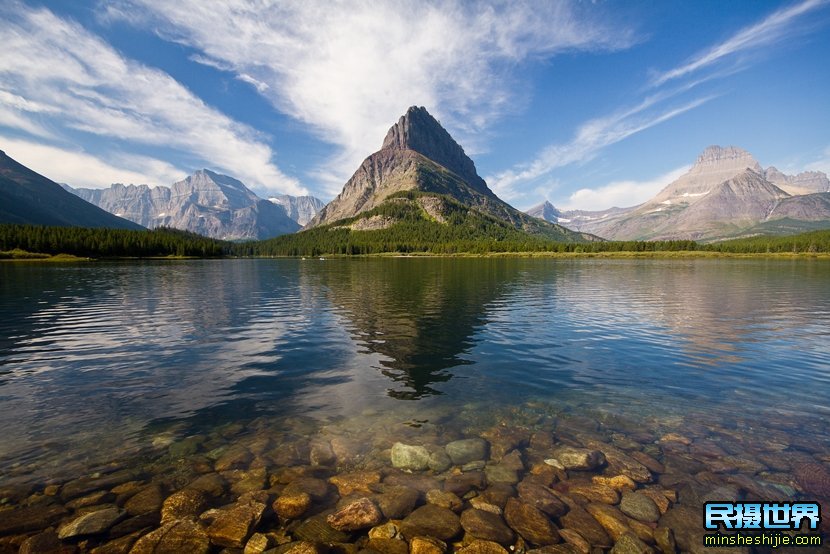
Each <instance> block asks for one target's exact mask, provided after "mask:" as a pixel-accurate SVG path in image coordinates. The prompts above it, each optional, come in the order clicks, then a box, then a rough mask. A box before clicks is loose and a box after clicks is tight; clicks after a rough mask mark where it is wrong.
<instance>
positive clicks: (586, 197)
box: [555, 165, 691, 211]
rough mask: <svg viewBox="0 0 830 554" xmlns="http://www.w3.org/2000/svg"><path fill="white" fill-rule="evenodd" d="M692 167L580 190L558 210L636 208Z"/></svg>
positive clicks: (558, 204) (557, 205) (558, 206)
mask: <svg viewBox="0 0 830 554" xmlns="http://www.w3.org/2000/svg"><path fill="white" fill-rule="evenodd" d="M690 167H691V166H688V165H685V166H683V167H678V168H677V169H674V170H672V171H669V172H668V173H665V174H663V175H660V176H659V177H655V178H654V179H649V180H647V181H613V182H611V183H608V184H607V185H604V186H602V187H598V188H594V189H589V188H584V189H579V190H577V191H576V192H574V193H573V194H571V195H570V196H569V197H568V199H567V200H565V201H563V202H560V203H555V204H556V207H557V208H560V209H563V210H591V211H599V210H607V209H608V208H615V207H616V208H628V207H631V206H636V205H638V204H642V203H643V202H645V201H646V200H649V199H651V198H652V197H653V196H654V195H656V194H657V193H658V192H660V191H661V190H662V189H663V188H665V186H666V185H668V184H669V183H671V182H672V181H674V180H675V179H677V178H678V177H680V176H681V175H683V174H684V173H686V172H687V171H689V168H690ZM560 204H561V206H560Z"/></svg>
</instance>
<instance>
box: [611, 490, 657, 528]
mask: <svg viewBox="0 0 830 554" xmlns="http://www.w3.org/2000/svg"><path fill="white" fill-rule="evenodd" d="M620 511H621V512H622V513H624V514H625V515H627V516H628V517H633V518H634V519H636V520H639V521H645V522H649V523H651V522H655V521H657V520H658V519H660V509H659V508H658V507H657V504H655V503H654V500H652V499H651V498H649V497H648V496H646V495H645V494H642V493H639V492H625V493H623V495H622V500H621V501H620Z"/></svg>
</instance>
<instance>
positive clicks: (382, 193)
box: [306, 106, 590, 240]
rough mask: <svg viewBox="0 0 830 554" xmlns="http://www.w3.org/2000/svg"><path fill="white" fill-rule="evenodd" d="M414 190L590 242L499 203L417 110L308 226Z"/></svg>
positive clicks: (516, 223) (538, 229)
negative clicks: (447, 197) (437, 195)
mask: <svg viewBox="0 0 830 554" xmlns="http://www.w3.org/2000/svg"><path fill="white" fill-rule="evenodd" d="M413 190H414V191H419V192H425V193H434V194H440V195H446V196H449V197H451V198H452V199H454V200H456V201H458V202H459V203H461V204H463V205H464V206H467V207H469V208H472V209H474V210H477V211H478V212H481V213H483V214H486V215H489V216H491V217H495V218H497V219H499V220H501V221H503V222H507V223H509V224H510V225H512V226H514V227H516V228H518V229H521V230H524V231H526V232H530V233H533V234H541V235H546V236H556V237H566V238H565V240H589V239H590V238H589V237H582V236H577V234H571V235H572V236H571V235H568V233H570V231H568V230H567V229H564V228H562V227H560V226H558V225H555V224H546V223H545V224H542V222H540V221H539V220H537V219H535V218H531V217H529V216H527V215H526V214H523V213H522V212H520V211H518V210H516V209H515V208H513V207H512V206H510V205H509V204H507V203H506V202H504V201H502V200H501V199H500V198H499V197H498V196H496V195H495V194H494V193H493V191H491V190H490V189H489V188H488V187H487V183H485V182H484V180H483V179H482V178H481V177H479V176H478V174H477V173H476V169H475V164H474V163H473V161H472V160H471V159H470V158H469V157H467V155H466V154H465V153H464V149H463V148H462V147H461V146H460V145H459V144H458V143H457V142H455V140H453V138H452V137H451V136H450V134H449V133H448V132H447V131H446V130H445V129H444V128H443V127H441V124H440V123H438V121H437V120H436V119H435V118H434V117H432V116H431V115H430V114H429V113H428V112H427V111H426V109H424V108H419V107H415V106H413V107H411V108H409V110H408V111H407V112H406V114H404V115H403V116H402V117H401V118H400V119H399V120H398V122H397V123H396V124H395V125H393V126H392V128H391V129H389V132H388V133H387V134H386V138H385V139H384V141H383V145H382V147H381V149H380V150H379V151H377V152H375V153H374V154H372V155H371V156H369V157H368V158H366V159H365V160H364V161H363V163H362V164H361V165H360V167H359V168H358V169H357V171H355V173H354V175H352V177H351V178H350V179H349V180H348V181H347V182H346V184H345V185H344V187H343V190H342V191H341V193H340V194H339V195H338V196H337V197H336V198H335V199H334V200H332V201H331V202H330V203H329V204H328V205H326V207H325V208H323V209H322V210H321V211H320V213H318V214H317V216H315V217H314V219H312V220H311V222H310V223H309V224H308V225H307V226H306V227H307V228H311V227H316V226H320V225H327V224H331V223H334V222H336V221H340V220H342V219H346V218H351V217H354V216H357V215H359V214H361V213H363V212H366V211H368V210H371V209H373V208H376V207H378V206H380V205H381V204H383V203H384V202H385V201H386V200H387V199H388V198H389V197H390V196H391V195H393V194H395V193H399V192H403V191H413ZM432 217H433V219H436V218H434V216H432ZM386 224H389V222H386ZM568 237H569V238H568Z"/></svg>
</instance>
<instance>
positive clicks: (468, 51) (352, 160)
mask: <svg viewBox="0 0 830 554" xmlns="http://www.w3.org/2000/svg"><path fill="white" fill-rule="evenodd" d="M599 10H600V8H598V7H597V6H589V5H580V4H577V3H570V2H555V3H553V2H542V3H538V2H510V3H501V2H493V3H484V4H482V3H474V4H462V3H458V2H452V1H449V0H447V1H443V0H435V1H430V2H424V1H419V0H400V1H399V0H394V1H385V2H383V1H354V2H330V1H324V0H316V1H315V0H309V1H304V2H278V3H262V2H253V1H245V0H235V1H227V2H221V3H217V2H215V3H212V4H211V6H210V9H205V8H204V4H203V2H201V1H200V0H179V1H176V2H169V1H167V0H122V1H120V2H118V3H116V4H110V5H109V7H108V12H107V15H106V17H108V18H124V19H126V20H128V21H131V22H132V23H133V24H136V25H138V26H144V25H145V24H146V22H147V21H146V20H142V14H143V16H144V17H145V18H146V19H148V20H150V21H151V22H152V23H154V24H155V25H156V26H157V28H158V32H159V33H160V34H161V35H162V36H163V37H165V38H167V39H170V40H175V41H179V42H181V43H184V44H186V45H188V46H191V47H193V48H196V49H197V50H199V51H200V52H201V54H199V55H198V57H197V58H195V59H197V60H199V62H200V63H207V64H209V65H214V66H216V67H220V68H223V69H227V68H232V69H233V71H234V72H235V73H236V74H237V75H238V76H239V78H241V79H244V80H246V81H248V82H252V83H253V84H254V86H255V87H256V88H257V90H258V91H259V92H260V93H262V94H263V95H264V96H265V97H266V98H268V99H269V100H270V101H271V102H272V103H273V105H274V106H276V107H277V109H279V110H280V111H282V112H283V113H286V114H288V115H290V116H292V117H294V118H296V119H297V120H299V121H302V122H304V123H306V124H308V125H310V126H311V128H312V129H314V130H315V131H316V132H317V133H318V134H319V135H320V137H321V138H322V139H324V140H325V141H327V142H329V143H332V144H334V145H337V146H338V147H339V148H340V151H339V154H338V155H336V156H335V158H334V159H333V160H331V163H330V164H328V167H326V168H321V171H319V174H320V175H331V177H330V178H331V179H332V182H331V183H329V184H330V185H333V186H335V187H336V188H337V189H338V190H339V188H340V187H341V186H342V184H343V181H344V180H345V178H346V177H348V175H349V174H350V173H351V171H353V170H354V169H355V168H356V167H357V165H358V164H359V163H360V161H361V160H362V159H363V158H364V157H365V156H366V154H367V153H369V152H372V151H374V150H377V148H379V147H380V144H381V141H382V140H383V137H384V135H385V133H386V131H387V129H388V128H389V125H390V124H391V122H393V121H395V120H396V119H397V118H398V117H399V116H400V115H402V114H403V113H404V112H405V111H406V109H407V108H408V107H409V106H410V105H423V106H426V107H427V109H429V110H430V111H431V112H432V113H433V115H435V116H437V117H439V118H441V119H442V123H444V124H445V125H446V126H448V127H449V128H450V129H451V131H452V132H453V133H455V134H456V136H457V137H458V138H460V139H462V140H461V142H465V143H466V142H467V140H466V139H467V138H468V137H475V135H476V134H477V133H480V132H481V131H482V130H484V129H486V128H487V126H488V125H489V124H490V123H491V122H492V121H493V120H494V118H497V117H498V116H499V115H500V114H502V113H504V112H505V111H506V110H511V109H515V106H513V105H512V104H511V102H512V100H513V99H514V96H513V95H512V93H511V90H510V88H511V87H512V86H513V85H514V84H515V83H514V82H512V79H510V78H509V75H510V74H511V71H512V69H513V68H514V67H515V65H516V64H518V63H521V62H523V61H525V60H528V59H533V58H537V57H546V56H551V55H553V54H555V53H557V52H562V51H566V50H575V49H580V50H598V49H616V48H622V47H625V46H627V45H629V44H631V42H632V40H633V38H632V34H631V32H630V31H629V30H628V29H625V28H622V27H621V26H619V25H618V24H616V25H615V24H613V22H610V21H609V22H608V23H603V22H602V21H601V19H602V15H601V14H600V13H599Z"/></svg>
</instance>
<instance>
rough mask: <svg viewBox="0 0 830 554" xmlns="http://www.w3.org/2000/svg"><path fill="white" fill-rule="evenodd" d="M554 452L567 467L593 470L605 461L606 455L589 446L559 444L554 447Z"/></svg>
mask: <svg viewBox="0 0 830 554" xmlns="http://www.w3.org/2000/svg"><path fill="white" fill-rule="evenodd" d="M552 454H553V458H554V459H556V460H558V461H559V463H560V464H562V466H564V467H565V469H573V470H579V471H585V470H592V469H596V468H598V467H600V466H601V465H603V464H604V463H605V456H604V455H603V453H602V452H600V451H599V450H591V449H588V448H575V447H573V446H558V447H556V448H554V449H553V452H552Z"/></svg>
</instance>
